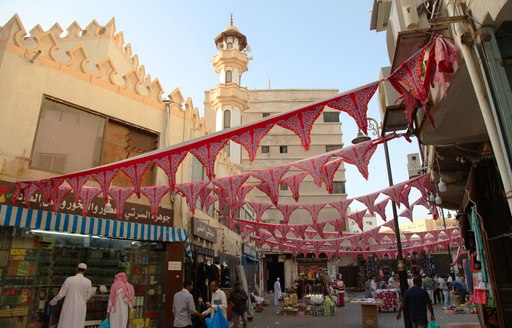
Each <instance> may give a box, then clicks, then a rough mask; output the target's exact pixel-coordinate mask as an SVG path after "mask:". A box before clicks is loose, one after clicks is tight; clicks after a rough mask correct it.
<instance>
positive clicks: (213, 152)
mask: <svg viewBox="0 0 512 328" xmlns="http://www.w3.org/2000/svg"><path fill="white" fill-rule="evenodd" d="M228 141H229V139H222V140H219V141H215V142H214V141H211V142H208V143H206V144H203V145H201V146H198V147H196V148H191V149H190V150H189V151H190V153H191V154H192V155H194V156H195V157H196V158H197V159H198V160H199V161H201V163H203V166H204V168H205V170H206V176H207V177H208V178H209V179H210V180H211V179H212V178H213V177H214V175H215V159H216V158H217V155H218V154H219V153H220V151H221V150H222V149H223V148H224V146H226V143H227V142H228Z"/></svg>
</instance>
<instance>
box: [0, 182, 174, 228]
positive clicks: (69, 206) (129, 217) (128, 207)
mask: <svg viewBox="0 0 512 328" xmlns="http://www.w3.org/2000/svg"><path fill="white" fill-rule="evenodd" d="M15 187H16V185H15V184H14V183H12V182H7V181H1V180H0V203H5V204H8V205H13V206H17V207H27V206H26V204H25V201H24V200H23V196H22V195H20V197H19V198H18V199H16V200H12V199H11V197H12V195H13V194H14V189H15ZM100 195H101V194H100ZM74 197H75V196H74V195H73V193H69V194H68V195H67V196H66V197H65V198H64V200H63V201H62V203H61V205H60V207H59V212H60V213H67V214H76V215H82V209H83V206H82V203H80V202H79V203H76V202H75V199H74ZM141 199H142V200H144V201H146V199H145V198H144V197H141ZM146 202H147V201H146ZM29 204H30V208H31V209H34V210H43V211H53V202H46V201H45V200H44V199H43V196H42V193H41V192H36V193H34V195H33V196H32V198H31V199H30V201H29ZM112 206H115V205H114V204H112ZM87 216H91V217H97V218H102V219H103V218H104V219H111V220H117V219H118V218H117V215H116V213H115V211H106V210H105V202H104V200H103V197H102V196H100V197H96V198H94V199H93V200H92V201H91V204H90V205H89V209H88V211H87ZM173 217H174V215H173V210H172V209H170V208H164V207H160V208H159V209H158V216H156V217H154V216H153V215H152V214H151V207H150V206H149V205H145V204H139V203H132V202H126V203H125V205H124V211H123V216H122V218H121V219H122V220H123V221H129V222H135V223H143V224H152V225H165V226H173V225H174V220H173Z"/></svg>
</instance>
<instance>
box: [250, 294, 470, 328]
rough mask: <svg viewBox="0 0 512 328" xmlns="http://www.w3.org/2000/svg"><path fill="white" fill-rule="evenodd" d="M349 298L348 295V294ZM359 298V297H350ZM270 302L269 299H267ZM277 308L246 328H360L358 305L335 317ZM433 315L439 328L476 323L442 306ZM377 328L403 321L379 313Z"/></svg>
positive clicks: (398, 326)
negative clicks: (290, 312) (290, 313)
mask: <svg viewBox="0 0 512 328" xmlns="http://www.w3.org/2000/svg"><path fill="white" fill-rule="evenodd" d="M349 296H350V294H349ZM352 296H353V297H354V296H355V297H359V295H352ZM268 300H270V297H269V298H268ZM276 310H277V307H275V306H273V305H269V306H268V307H265V310H263V312H260V313H256V315H255V317H254V319H253V321H252V322H250V323H249V325H248V328H271V327H273V328H275V327H280V328H284V327H293V328H299V327H318V328H330V327H343V328H345V327H346V328H352V327H353V328H356V327H361V306H360V305H358V304H351V303H350V302H349V303H346V305H345V307H339V308H337V309H336V310H337V312H336V315H335V316H332V317H315V316H305V317H294V316H282V315H277V314H276ZM434 314H435V315H436V321H437V322H438V323H439V324H440V326H441V327H444V325H445V324H447V323H478V317H477V315H476V314H444V313H443V311H442V305H434ZM379 327H381V328H395V327H396V328H401V327H404V324H403V319H402V320H401V321H397V320H396V313H394V312H381V313H380V314H379Z"/></svg>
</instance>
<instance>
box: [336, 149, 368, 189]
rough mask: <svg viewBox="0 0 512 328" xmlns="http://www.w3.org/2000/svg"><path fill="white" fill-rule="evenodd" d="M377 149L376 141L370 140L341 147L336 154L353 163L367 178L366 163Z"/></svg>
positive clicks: (346, 161)
mask: <svg viewBox="0 0 512 328" xmlns="http://www.w3.org/2000/svg"><path fill="white" fill-rule="evenodd" d="M376 150H377V143H373V141H372V140H369V141H366V142H362V143H360V144H357V145H354V146H350V147H348V148H343V149H341V150H340V151H339V152H338V153H337V155H338V156H339V157H341V159H342V160H343V161H344V162H345V163H348V164H352V165H355V166H356V167H357V169H358V170H359V172H360V173H361V175H362V176H363V177H364V178H365V179H366V180H368V164H370V160H371V159H372V156H373V154H374V153H375V151H376Z"/></svg>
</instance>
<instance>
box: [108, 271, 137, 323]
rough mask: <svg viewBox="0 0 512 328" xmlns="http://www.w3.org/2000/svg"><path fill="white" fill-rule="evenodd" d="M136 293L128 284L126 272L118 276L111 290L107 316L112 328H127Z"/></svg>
mask: <svg viewBox="0 0 512 328" xmlns="http://www.w3.org/2000/svg"><path fill="white" fill-rule="evenodd" d="M134 297H135V292H134V289H133V286H132V285H131V284H130V283H129V282H128V276H127V275H126V273H125V272H119V273H118V274H116V276H115V279H114V283H113V284H112V287H111V288H110V297H109V298H108V307H107V316H108V317H110V327H111V328H126V326H127V325H128V310H129V309H131V308H133V299H134Z"/></svg>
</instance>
